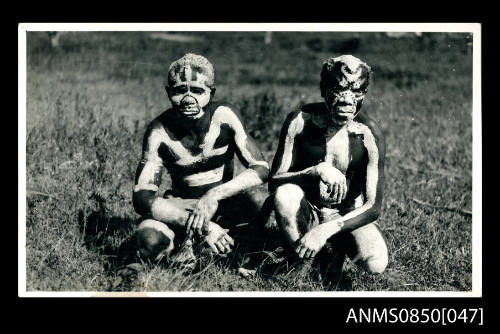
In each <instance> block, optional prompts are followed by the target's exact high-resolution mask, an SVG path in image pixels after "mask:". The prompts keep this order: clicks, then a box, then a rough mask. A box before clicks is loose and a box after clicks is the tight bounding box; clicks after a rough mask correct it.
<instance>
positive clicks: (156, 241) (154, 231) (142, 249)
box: [133, 219, 174, 260]
mask: <svg viewBox="0 0 500 334" xmlns="http://www.w3.org/2000/svg"><path fill="white" fill-rule="evenodd" d="M133 238H134V243H135V247H136V249H137V251H138V252H139V254H140V256H141V257H143V258H145V259H149V260H157V259H159V257H161V256H162V255H163V254H167V253H169V252H170V251H171V250H172V249H173V248H174V243H173V241H174V233H173V232H172V231H171V230H170V229H169V228H168V227H167V226H166V225H165V224H163V223H161V222H158V221H155V220H152V219H147V220H145V221H143V222H142V223H141V224H139V226H138V227H137V230H136V232H135V234H134V236H133Z"/></svg>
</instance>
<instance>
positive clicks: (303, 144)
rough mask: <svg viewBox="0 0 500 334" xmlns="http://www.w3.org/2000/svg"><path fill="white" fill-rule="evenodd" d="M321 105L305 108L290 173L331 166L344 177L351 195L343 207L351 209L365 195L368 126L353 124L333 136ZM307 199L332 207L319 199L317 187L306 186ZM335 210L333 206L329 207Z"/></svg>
mask: <svg viewBox="0 0 500 334" xmlns="http://www.w3.org/2000/svg"><path fill="white" fill-rule="evenodd" d="M321 107H322V105H317V106H315V108H305V109H303V110H302V112H301V115H300V116H301V117H302V118H303V120H304V123H303V124H304V125H303V129H302V132H301V133H300V134H298V135H297V137H296V138H295V147H296V150H297V151H296V159H295V161H294V163H292V166H291V168H290V171H300V170H303V169H306V168H308V167H311V166H314V165H317V164H319V163H320V162H328V163H330V164H332V165H333V166H334V167H335V168H337V169H338V170H340V171H341V172H342V173H343V174H344V175H345V176H346V180H347V185H348V193H347V196H346V198H345V200H344V201H343V202H342V203H341V205H340V206H346V207H351V206H353V205H354V201H355V200H356V198H358V197H359V196H360V195H362V194H363V185H364V184H365V183H366V182H365V177H366V166H367V163H368V152H367V150H366V147H365V144H364V142H363V140H364V136H365V134H366V132H367V131H370V130H369V129H368V128H367V126H366V125H364V124H362V123H359V122H356V121H351V122H350V123H349V124H348V125H347V126H345V127H343V128H342V129H340V130H339V131H338V132H336V133H330V131H329V130H328V128H327V127H326V126H325V125H324V124H325V120H324V117H323V115H324V113H322V112H323V111H322V109H321ZM303 189H304V191H305V193H306V197H307V198H308V199H309V200H310V201H311V202H312V203H314V204H321V205H329V204H328V203H324V202H321V201H320V200H319V197H318V189H319V187H318V184H310V183H309V184H305V185H303ZM330 207H333V206H330Z"/></svg>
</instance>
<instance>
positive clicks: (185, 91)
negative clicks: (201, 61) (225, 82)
mask: <svg viewBox="0 0 500 334" xmlns="http://www.w3.org/2000/svg"><path fill="white" fill-rule="evenodd" d="M206 82H207V76H206V75H204V74H203V73H200V72H199V71H196V70H193V69H192V67H191V66H189V65H186V66H182V67H180V68H179V70H178V71H176V72H175V75H174V78H173V80H172V82H171V83H170V87H169V98H170V101H171V102H172V106H173V107H174V109H176V110H177V111H178V112H179V113H180V114H181V115H182V116H183V117H185V118H188V119H199V118H201V117H202V116H203V114H204V113H205V112H204V111H203V108H204V107H205V106H206V105H207V104H208V103H209V102H210V97H211V95H210V93H211V91H212V89H211V88H210V87H209V86H207V85H206Z"/></svg>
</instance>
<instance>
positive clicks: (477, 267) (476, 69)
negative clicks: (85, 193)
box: [18, 23, 483, 298]
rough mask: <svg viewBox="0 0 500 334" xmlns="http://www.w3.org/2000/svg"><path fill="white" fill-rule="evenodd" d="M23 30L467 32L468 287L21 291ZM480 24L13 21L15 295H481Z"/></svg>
mask: <svg viewBox="0 0 500 334" xmlns="http://www.w3.org/2000/svg"><path fill="white" fill-rule="evenodd" d="M28 31H249V32H250V31H297V32H299V31H304V32H305V31H317V32H342V31H345V32H386V31H398V32H456V33H471V34H472V35H473V48H472V57H473V58H472V61H473V75H472V80H473V81H472V82H473V90H472V128H473V132H472V156H473V161H472V211H473V217H472V290H471V291H464V292H462V291H459V292H455V291H453V292H436V291H404V292H399V291H373V292H372V291H348V292H343V291H332V292H258V291H257V292H253V291H252V292H250V291H248V292H98V291H89V292H75V291H64V292H52V291H51V292H40V291H26V103H27V100H26V80H27V54H26V50H27V48H26V34H27V32H28ZM481 100H482V92H481V24H480V23H19V25H18V105H19V110H18V166H19V167H18V190H19V191H18V296H19V297H350V298H359V297H415V298H419V297H432V298H434V297H437V298H448V297H482V296H483V289H482V282H483V277H482V271H483V270H482V145H481V140H482V132H481V131H482V130H481V111H482V109H481V108H482V105H481Z"/></svg>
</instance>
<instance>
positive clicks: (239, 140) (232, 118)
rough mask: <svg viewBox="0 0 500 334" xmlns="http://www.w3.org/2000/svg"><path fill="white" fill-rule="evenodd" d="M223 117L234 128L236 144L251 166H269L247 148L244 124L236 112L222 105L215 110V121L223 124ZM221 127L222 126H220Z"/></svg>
mask: <svg viewBox="0 0 500 334" xmlns="http://www.w3.org/2000/svg"><path fill="white" fill-rule="evenodd" d="M221 119H223V120H224V121H225V122H227V124H229V126H231V128H232V129H233V130H234V134H235V135H234V141H235V143H236V146H238V147H239V149H240V150H241V155H242V156H243V159H245V160H246V161H247V162H248V164H249V165H250V166H264V167H267V168H269V164H268V163H267V162H266V161H259V160H255V159H254V157H253V156H252V154H251V153H250V151H248V150H247V148H246V147H247V145H246V140H247V135H246V132H245V129H244V128H243V124H241V122H240V120H239V119H238V117H237V116H236V114H235V113H234V112H233V111H232V110H231V109H230V108H228V107H224V106H220V107H218V108H217V109H216V110H215V112H214V121H216V122H217V124H221V123H222V122H221ZM216 122H214V123H216ZM218 128H220V126H218Z"/></svg>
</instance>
